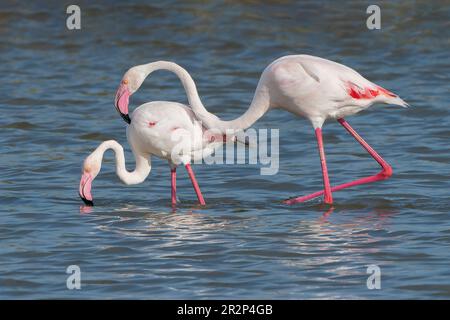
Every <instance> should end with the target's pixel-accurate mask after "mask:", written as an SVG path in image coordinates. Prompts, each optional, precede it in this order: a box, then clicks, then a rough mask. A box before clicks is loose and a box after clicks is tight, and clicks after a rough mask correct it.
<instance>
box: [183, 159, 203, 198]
mask: <svg viewBox="0 0 450 320" xmlns="http://www.w3.org/2000/svg"><path fill="white" fill-rule="evenodd" d="M185 167H186V170H187V172H188V174H189V178H191V181H192V186H193V187H194V190H195V193H196V194H197V198H198V202H200V204H201V205H205V200H204V199H203V195H202V192H201V191H200V187H199V186H198V183H197V180H196V179H195V175H194V171H192V168H191V165H190V164H189V163H188V164H186V166H185Z"/></svg>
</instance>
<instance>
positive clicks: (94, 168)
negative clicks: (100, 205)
mask: <svg viewBox="0 0 450 320" xmlns="http://www.w3.org/2000/svg"><path fill="white" fill-rule="evenodd" d="M101 164H102V162H101V158H99V157H98V155H97V154H96V153H95V152H94V153H93V154H91V155H90V156H89V157H87V158H86V160H84V163H83V169H82V170H81V180H80V186H79V188H78V194H79V195H80V198H81V200H83V202H84V203H85V204H86V205H88V206H93V205H94V199H93V198H92V194H91V188H92V181H94V179H95V177H97V175H98V173H99V172H100V169H101Z"/></svg>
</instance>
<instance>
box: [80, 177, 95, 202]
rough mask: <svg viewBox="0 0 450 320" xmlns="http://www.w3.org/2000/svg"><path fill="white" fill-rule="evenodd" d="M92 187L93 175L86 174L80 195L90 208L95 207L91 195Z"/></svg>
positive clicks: (81, 184) (82, 178)
mask: <svg viewBox="0 0 450 320" xmlns="http://www.w3.org/2000/svg"><path fill="white" fill-rule="evenodd" d="M91 187H92V176H91V174H89V173H87V172H84V173H83V175H82V176H81V180H80V187H79V189H78V194H79V195H80V198H81V200H83V202H84V203H85V204H86V205H88V206H93V205H94V201H93V199H92V195H91Z"/></svg>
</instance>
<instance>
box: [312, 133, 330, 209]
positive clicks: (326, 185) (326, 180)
mask: <svg viewBox="0 0 450 320" xmlns="http://www.w3.org/2000/svg"><path fill="white" fill-rule="evenodd" d="M316 138H317V146H318V147H319V155H320V164H321V165H322V176H323V187H324V191H325V196H324V202H325V203H326V204H332V203H333V196H332V195H331V187H330V179H329V178H328V169H327V161H326V159H325V150H324V148H323V139H322V129H321V128H317V129H316Z"/></svg>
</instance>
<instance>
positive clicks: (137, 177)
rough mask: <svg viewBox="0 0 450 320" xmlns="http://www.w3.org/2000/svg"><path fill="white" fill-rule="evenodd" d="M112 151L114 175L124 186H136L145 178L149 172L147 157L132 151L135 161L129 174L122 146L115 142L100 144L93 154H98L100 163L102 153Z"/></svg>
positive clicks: (149, 166)
mask: <svg viewBox="0 0 450 320" xmlns="http://www.w3.org/2000/svg"><path fill="white" fill-rule="evenodd" d="M109 149H112V150H113V151H114V154H115V157H116V173H117V175H118V176H119V179H120V180H121V181H122V182H123V183H125V184H138V183H141V182H143V181H144V180H145V178H147V176H148V175H149V174H150V171H151V160H150V156H149V155H143V154H139V153H138V152H136V151H135V150H134V149H133V154H134V157H135V159H136V168H135V169H134V170H133V171H131V172H129V171H128V170H127V168H126V167H125V154H124V152H123V148H122V146H121V145H120V144H119V143H118V142H117V141H115V140H108V141H105V142H103V143H102V144H100V146H98V148H97V149H96V150H95V151H94V153H98V156H99V157H100V162H101V161H102V160H103V155H104V153H105V152H106V151H107V150H109Z"/></svg>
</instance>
